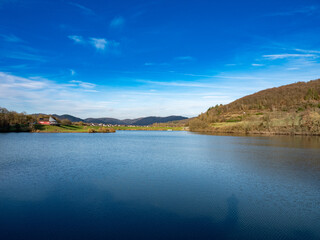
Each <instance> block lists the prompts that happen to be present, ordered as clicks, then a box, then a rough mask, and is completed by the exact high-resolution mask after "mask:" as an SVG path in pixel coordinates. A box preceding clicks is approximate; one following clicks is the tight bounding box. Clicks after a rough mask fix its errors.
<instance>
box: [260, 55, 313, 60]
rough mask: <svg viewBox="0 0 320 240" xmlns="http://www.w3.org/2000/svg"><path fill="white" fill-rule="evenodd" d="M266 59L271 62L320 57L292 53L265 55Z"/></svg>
mask: <svg viewBox="0 0 320 240" xmlns="http://www.w3.org/2000/svg"><path fill="white" fill-rule="evenodd" d="M263 57H264V58H267V59H269V60H276V59H285V58H317V57H318V56H317V55H315V54H291V53H283V54H271V55H263Z"/></svg>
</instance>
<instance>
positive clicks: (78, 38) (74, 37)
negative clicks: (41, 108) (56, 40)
mask: <svg viewBox="0 0 320 240" xmlns="http://www.w3.org/2000/svg"><path fill="white" fill-rule="evenodd" d="M68 38H69V39H71V40H73V41H74V42H75V43H85V42H86V41H85V40H84V39H83V37H81V36H78V35H70V36H68Z"/></svg>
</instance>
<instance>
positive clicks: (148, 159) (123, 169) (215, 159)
mask: <svg viewBox="0 0 320 240" xmlns="http://www.w3.org/2000/svg"><path fill="white" fill-rule="evenodd" d="M0 238H1V239H150V240H151V239H266V238H267V239H320V139H319V138H318V137H288V136H283V137H279V136H278V137H277V136H273V137H232V136H210V135H198V134H193V133H189V132H156V131H118V132H117V133H114V134H86V133H84V134H81V133H74V134H73V133H70V134H63V133H57V134H55V133H49V134H46V133H33V134H30V133H9V134H0Z"/></svg>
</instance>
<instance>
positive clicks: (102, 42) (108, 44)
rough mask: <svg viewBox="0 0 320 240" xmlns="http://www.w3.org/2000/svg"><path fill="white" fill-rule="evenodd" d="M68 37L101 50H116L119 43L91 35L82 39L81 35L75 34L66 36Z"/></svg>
mask: <svg viewBox="0 0 320 240" xmlns="http://www.w3.org/2000/svg"><path fill="white" fill-rule="evenodd" d="M68 38H69V39H71V40H73V41H74V42H75V43H80V44H84V45H86V44H89V45H91V46H93V47H94V48H95V49H97V50H98V51H101V52H102V51H104V50H116V49H117V48H118V46H119V45H120V43H118V42H116V41H114V40H107V39H105V38H94V37H91V38H89V39H84V38H83V37H82V36H77V35H71V36H68Z"/></svg>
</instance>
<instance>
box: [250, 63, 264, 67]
mask: <svg viewBox="0 0 320 240" xmlns="http://www.w3.org/2000/svg"><path fill="white" fill-rule="evenodd" d="M251 66H253V67H262V66H264V64H261V63H252V64H251Z"/></svg>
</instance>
